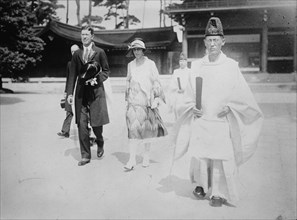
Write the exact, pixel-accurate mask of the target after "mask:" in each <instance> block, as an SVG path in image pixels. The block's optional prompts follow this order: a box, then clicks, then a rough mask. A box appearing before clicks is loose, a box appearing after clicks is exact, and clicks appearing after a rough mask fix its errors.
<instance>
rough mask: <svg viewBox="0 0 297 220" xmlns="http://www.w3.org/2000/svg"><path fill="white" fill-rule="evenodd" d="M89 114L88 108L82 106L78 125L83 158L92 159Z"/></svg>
mask: <svg viewBox="0 0 297 220" xmlns="http://www.w3.org/2000/svg"><path fill="white" fill-rule="evenodd" d="M88 121H89V112H88V108H87V107H86V106H84V105H83V106H82V107H81V110H80V120H79V124H78V137H79V145H80V152H81V157H82V158H86V159H91V149H90V136H89V135H90V134H89V129H88Z"/></svg>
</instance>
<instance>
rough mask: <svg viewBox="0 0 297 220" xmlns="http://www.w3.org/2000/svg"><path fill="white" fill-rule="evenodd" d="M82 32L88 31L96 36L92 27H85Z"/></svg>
mask: <svg viewBox="0 0 297 220" xmlns="http://www.w3.org/2000/svg"><path fill="white" fill-rule="evenodd" d="M81 30H88V31H90V32H91V34H92V35H93V34H94V29H93V28H92V27H91V26H90V25H86V26H83V27H82V28H81Z"/></svg>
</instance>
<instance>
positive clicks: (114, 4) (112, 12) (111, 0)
mask: <svg viewBox="0 0 297 220" xmlns="http://www.w3.org/2000/svg"><path fill="white" fill-rule="evenodd" d="M93 1H94V6H105V7H106V8H107V9H108V12H107V13H106V14H105V15H104V17H105V18H104V19H105V20H110V19H111V18H114V19H115V29H119V28H121V27H124V28H128V27H127V24H132V25H133V24H136V23H140V20H139V19H138V18H137V17H135V16H134V15H130V14H129V0H105V1H104V0H93ZM127 19H128V23H127Z"/></svg>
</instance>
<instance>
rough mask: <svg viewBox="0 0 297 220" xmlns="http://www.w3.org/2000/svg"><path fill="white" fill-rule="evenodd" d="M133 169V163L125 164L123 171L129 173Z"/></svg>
mask: <svg viewBox="0 0 297 220" xmlns="http://www.w3.org/2000/svg"><path fill="white" fill-rule="evenodd" d="M134 167H135V163H129V162H128V163H127V164H126V165H125V166H124V169H125V171H127V172H129V171H132V170H133V169H134Z"/></svg>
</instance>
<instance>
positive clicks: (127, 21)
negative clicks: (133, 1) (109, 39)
mask: <svg viewBox="0 0 297 220" xmlns="http://www.w3.org/2000/svg"><path fill="white" fill-rule="evenodd" d="M126 5H127V14H126V29H129V5H130V0H126Z"/></svg>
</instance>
